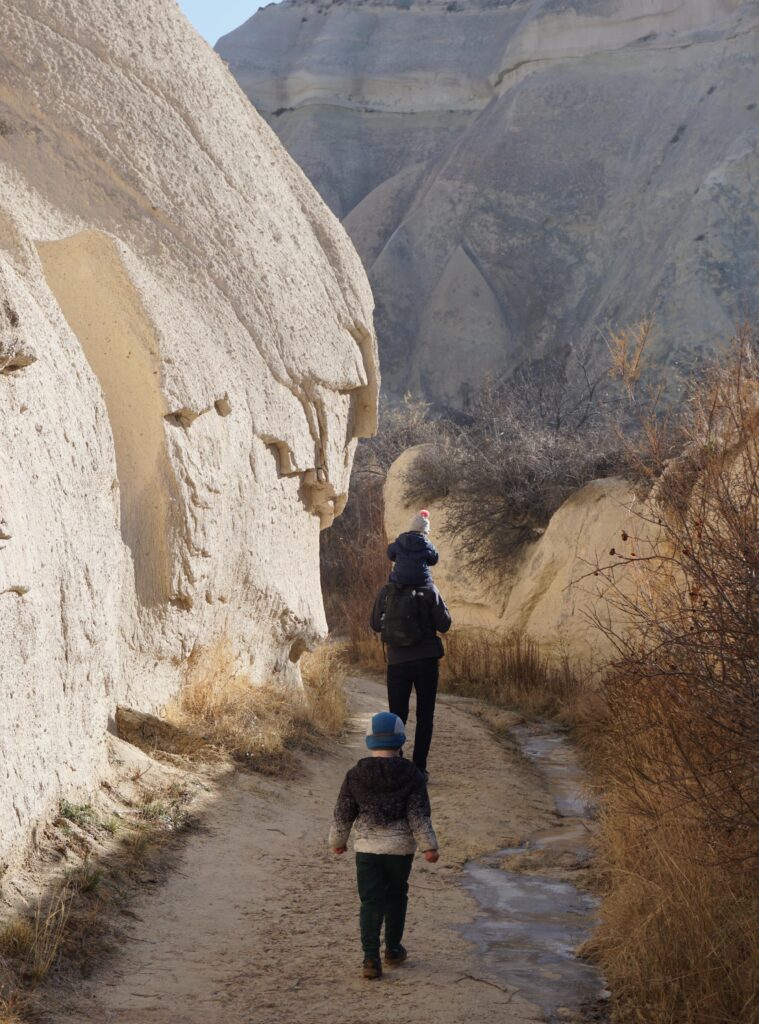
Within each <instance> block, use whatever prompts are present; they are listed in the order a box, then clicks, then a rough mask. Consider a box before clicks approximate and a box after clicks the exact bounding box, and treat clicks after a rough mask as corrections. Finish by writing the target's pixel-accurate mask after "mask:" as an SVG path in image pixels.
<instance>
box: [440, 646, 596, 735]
mask: <svg viewBox="0 0 759 1024" xmlns="http://www.w3.org/2000/svg"><path fill="white" fill-rule="evenodd" d="M443 666H444V669H443V671H444V686H445V688H446V689H447V690H449V691H450V692H453V693H458V694H462V695H464V696H469V697H479V698H481V699H483V700H486V701H488V702H489V703H491V704H497V705H508V706H512V707H516V708H518V709H519V710H520V711H522V712H523V713H524V714H527V715H530V716H537V715H549V716H559V715H562V714H564V715H568V714H570V713H571V710H572V709H573V708H574V707H575V706H576V704H577V702H578V700H579V698H580V695H581V693H582V684H581V682H580V680H579V678H578V676H577V675H576V674H575V673H574V672H573V671H572V668H571V666H570V665H569V663H568V661H567V660H566V659H562V660H560V661H559V662H558V663H555V662H552V661H551V660H550V659H549V658H548V657H547V656H546V655H545V654H544V653H543V652H542V651H541V650H540V648H539V646H538V645H537V644H536V643H535V642H534V641H533V640H531V639H530V638H529V637H527V636H524V635H523V634H521V633H510V634H507V635H504V634H501V633H496V632H494V631H493V630H489V629H477V628H469V629H461V630H455V631H454V632H452V633H450V634H449V635H448V637H447V638H446V657H445V660H444V662H443Z"/></svg>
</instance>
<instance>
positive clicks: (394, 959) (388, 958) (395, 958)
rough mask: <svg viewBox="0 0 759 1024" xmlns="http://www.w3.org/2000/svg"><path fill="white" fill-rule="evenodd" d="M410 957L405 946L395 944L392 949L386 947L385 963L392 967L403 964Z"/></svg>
mask: <svg viewBox="0 0 759 1024" xmlns="http://www.w3.org/2000/svg"><path fill="white" fill-rule="evenodd" d="M407 957H408V953H407V952H406V950H405V949H404V948H403V946H393V948H392V949H387V948H385V963H386V964H388V965H389V966H390V967H397V966H398V964H402V963H403V961H404V960H406V959H407Z"/></svg>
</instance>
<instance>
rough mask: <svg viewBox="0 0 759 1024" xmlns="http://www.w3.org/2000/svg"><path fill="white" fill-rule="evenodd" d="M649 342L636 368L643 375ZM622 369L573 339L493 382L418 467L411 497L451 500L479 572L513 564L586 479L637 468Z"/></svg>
mask: <svg viewBox="0 0 759 1024" xmlns="http://www.w3.org/2000/svg"><path fill="white" fill-rule="evenodd" d="M649 331H650V326H649V327H648V328H646V329H644V328H643V327H641V329H640V333H641V336H642V337H644V338H647V337H648V332H649ZM636 337H637V335H636ZM641 346H642V347H641V348H640V351H639V352H638V353H637V357H636V360H637V361H636V363H635V367H634V371H633V370H632V369H631V368H630V367H628V366H627V364H625V366H624V367H623V369H624V370H625V372H627V373H628V375H629V374H632V373H633V372H634V373H635V374H637V375H638V376H639V375H640V372H641V367H640V364H641V359H642V348H643V347H645V341H643V342H641ZM613 368H614V366H613V361H612V356H611V355H609V356H607V357H606V358H604V355H603V354H602V353H599V352H596V351H594V350H592V349H591V348H590V347H588V346H585V347H577V348H575V347H572V346H568V348H567V350H566V352H565V353H564V355H563V357H558V358H555V359H551V360H541V361H536V362H534V363H532V364H529V365H526V366H524V367H521V368H520V369H519V370H518V371H517V373H516V374H515V375H514V376H513V377H511V378H508V379H505V380H498V381H494V380H488V381H486V382H485V383H484V384H483V385H482V387H481V388H480V389H479V390H478V391H477V392H475V393H474V394H473V396H472V398H471V401H470V405H469V408H468V409H467V418H466V420H465V421H464V422H463V423H461V424H459V425H458V426H457V428H456V429H454V430H451V431H449V432H448V434H447V435H445V437H444V440H443V443H440V440H439V439H436V441H435V444H431V445H428V446H426V447H424V448H423V449H422V450H421V451H420V452H419V454H418V456H417V457H416V459H415V460H414V463H413V464H412V465H411V466H410V467H409V469H408V471H407V474H406V480H405V484H406V492H405V496H406V499H407V501H409V502H416V501H421V500H423V499H424V500H429V499H430V497H445V499H446V533H447V534H448V535H449V536H450V537H452V538H455V544H456V551H457V553H458V554H459V555H460V556H461V558H462V559H463V562H464V564H465V566H466V568H467V569H468V570H470V571H471V572H473V573H474V574H475V575H476V576H480V577H488V578H492V574H493V572H494V571H495V572H498V571H500V570H502V569H504V568H505V567H506V566H507V564H508V561H509V559H511V558H512V557H513V555H514V553H515V552H516V551H517V550H518V549H519V548H520V547H522V546H523V545H524V544H527V543H529V542H531V541H534V540H536V539H537V538H538V537H539V536H540V534H541V533H542V532H543V530H544V529H545V527H546V525H547V524H548V522H549V520H550V518H551V516H552V515H553V513H554V512H555V511H556V510H557V509H558V508H559V507H560V506H561V505H562V504H563V502H564V501H566V500H567V498H568V497H569V496H570V495H571V494H573V493H574V492H575V491H577V490H578V489H579V488H580V487H582V486H583V485H584V484H586V483H588V482H589V481H591V480H594V479H598V478H599V477H608V476H614V475H617V474H621V475H624V474H625V473H626V472H627V471H628V469H629V468H630V466H631V461H632V460H631V456H632V453H633V452H634V451H635V449H636V444H635V443H634V437H635V436H636V434H637V431H636V429H635V425H634V422H633V420H632V419H631V417H630V415H629V405H630V400H629V398H628V397H627V392H626V384H624V385H623V384H622V383H621V382H617V381H616V380H615V379H614V378H613V375H612V373H611V371H612V369H613ZM636 379H637V378H636Z"/></svg>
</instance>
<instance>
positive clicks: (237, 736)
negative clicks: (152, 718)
mask: <svg viewBox="0 0 759 1024" xmlns="http://www.w3.org/2000/svg"><path fill="white" fill-rule="evenodd" d="M301 663H302V665H303V689H302V690H301V689H298V688H296V687H283V686H281V685H276V684H273V683H265V684H262V685H258V686H257V685H254V684H253V683H252V682H251V680H250V678H249V677H248V676H247V675H246V674H245V673H244V672H241V671H240V669H239V667H238V665H237V661H236V659H235V657H234V655H233V653H232V651H231V649H230V646H229V644H228V643H227V642H226V641H225V640H223V639H222V640H220V641H219V642H218V643H217V644H215V645H214V646H213V647H211V648H207V649H204V650H200V651H198V652H196V653H195V654H194V655H193V656H192V658H191V659H190V662H189V665H188V672H187V680H186V683H185V685H184V687H183V689H182V691H181V693H180V695H179V698H178V699H177V700H176V701H174V702H173V703H172V704H171V705H170V706H169V707H168V708H167V711H166V715H167V718H168V719H169V721H172V722H174V723H175V724H177V725H179V726H181V727H182V728H184V729H186V730H187V731H188V732H190V733H191V734H195V735H198V736H201V737H202V738H203V739H204V740H205V741H206V742H208V743H210V744H212V745H213V746H214V747H216V748H217V749H221V750H223V751H225V752H226V753H228V754H229V755H230V756H231V757H232V758H233V759H234V760H235V761H236V762H237V763H238V764H241V765H243V766H245V767H246V768H250V769H252V770H254V771H258V772H262V773H263V774H266V775H281V774H290V773H292V772H294V771H295V770H296V769H297V764H298V761H297V757H296V755H295V751H296V750H297V749H298V748H301V749H302V748H304V747H310V746H312V745H313V744H314V742H315V741H316V740H318V739H319V738H325V737H328V736H334V735H338V734H339V733H340V732H341V731H342V727H343V725H344V723H345V718H346V703H345V695H344V692H343V683H344V680H345V659H344V656H343V653H342V650H341V649H340V648H339V647H338V646H337V645H333V644H329V645H324V647H322V648H318V649H317V650H316V651H314V652H312V653H310V654H304V655H303V657H302V659H301Z"/></svg>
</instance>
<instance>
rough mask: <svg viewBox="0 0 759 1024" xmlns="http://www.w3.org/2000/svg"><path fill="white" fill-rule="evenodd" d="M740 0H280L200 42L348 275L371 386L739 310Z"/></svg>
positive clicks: (692, 338) (757, 120)
mask: <svg viewBox="0 0 759 1024" xmlns="http://www.w3.org/2000/svg"><path fill="white" fill-rule="evenodd" d="M758 28H759V3H757V2H756V0H750V2H742V3H741V2H740V0H513V2H508V0H504V2H498V0H496V2H482V0H481V2H477V0H452V2H448V3H442V2H436V0H433V2H426V3H425V2H419V0H415V2H407V0H403V2H396V3H388V2H366V0H347V2H343V0H334V2H325V0H322V2H320V0H312V2H307V0H292V2H290V0H288V2H285V3H281V4H276V5H270V6H269V7H266V8H264V9H262V10H260V11H258V12H257V13H256V14H255V15H254V16H253V17H252V18H251V19H250V20H249V21H248V22H246V24H244V25H243V26H242V27H240V28H239V29H237V30H236V31H235V32H232V33H231V34H230V35H228V36H225V37H224V38H222V39H221V40H220V41H219V43H218V47H217V49H218V52H219V53H220V54H221V56H222V57H223V58H224V59H225V60H226V61H228V63H229V67H230V69H231V71H232V72H233V74H234V75H235V76H236V78H237V80H238V81H239V83H240V85H241V86H242V88H243V89H244V90H245V92H246V93H247V95H248V96H249V97H250V98H251V100H252V101H253V103H254V104H255V105H256V106H257V107H258V109H259V111H260V112H261V113H262V114H263V115H264V117H266V119H267V120H268V121H269V123H270V124H271V125H272V127H273V128H274V129H275V131H276V132H277V134H278V135H279V136H280V138H281V139H282V141H283V142H284V143H285V145H286V147H287V148H288V150H289V151H290V153H291V154H292V155H293V156H294V157H295V159H296V160H297V161H298V162H299V163H300V165H301V166H302V167H303V168H304V170H305V171H306V173H307V174H308V176H309V177H310V178H311V180H312V181H313V182H314V184H315V185H316V186H317V188H318V189H319V191H320V192H321V194H322V196H323V197H324V198H325V200H326V201H327V202H328V203H329V205H330V206H331V207H332V209H333V210H334V211H335V213H337V214H338V215H339V216H340V217H341V218H343V219H344V222H345V225H346V227H347V229H348V232H349V233H350V235H351V237H352V238H353V240H354V242H355V244H356V246H357V248H358V249H359V252H360V253H361V255H362V258H363V260H364V263H365V265H366V267H367V270H368V271H369V277H370V280H371V282H372V285H373V288H374V291H375V295H376V300H377V307H378V318H377V326H378V331H379V336H380V346H381V356H382V357H383V370H384V380H385V386H386V388H387V389H388V391H389V392H390V393H391V394H392V393H395V394H396V395H397V394H400V393H402V392H403V391H404V390H405V389H406V388H407V387H409V386H410V387H412V388H413V389H414V390H416V391H418V392H422V393H424V394H426V395H428V396H430V397H432V398H435V399H437V400H442V401H443V402H452V403H454V404H457V403H460V402H461V401H462V398H463V396H464V395H465V393H466V389H467V386H468V385H469V384H470V383H471V382H473V381H476V380H478V379H480V378H481V377H482V376H483V375H484V374H485V373H486V372H496V373H500V372H504V371H506V372H508V371H511V370H512V369H513V368H514V367H515V366H517V365H518V364H519V363H520V362H521V361H523V360H525V359H531V358H537V357H541V356H543V355H549V356H550V355H551V354H554V355H556V354H557V353H559V352H560V351H561V348H562V346H563V345H564V344H565V343H566V342H567V341H568V340H570V339H584V338H588V337H591V338H592V337H598V334H599V329H603V328H605V327H606V326H607V325H608V324H610V323H615V324H618V325H624V324H627V323H630V322H632V321H635V320H636V319H639V318H641V317H642V316H644V315H646V314H647V313H649V312H650V311H651V310H653V309H655V310H656V311H657V314H658V335H657V350H658V355H659V357H660V358H661V359H662V360H663V361H666V362H674V361H676V360H687V359H689V358H691V357H692V356H697V355H698V353H699V352H700V351H701V350H702V349H703V347H704V346H709V345H711V344H713V342H714V339H715V338H719V337H720V336H725V335H728V334H729V332H730V331H731V329H732V327H733V326H734V323H735V321H736V320H737V319H739V318H743V317H745V316H751V315H755V314H756V312H757V277H758V276H759V275H758V273H757V260H756V254H757V252H759V207H758V206H757V184H758V183H759V158H758V156H757V147H758V144H759V89H758V88H757V86H758V85H759V57H758V54H759V32H758V31H757V29H758Z"/></svg>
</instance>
